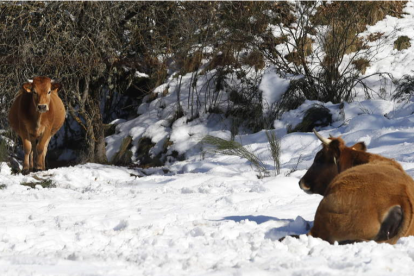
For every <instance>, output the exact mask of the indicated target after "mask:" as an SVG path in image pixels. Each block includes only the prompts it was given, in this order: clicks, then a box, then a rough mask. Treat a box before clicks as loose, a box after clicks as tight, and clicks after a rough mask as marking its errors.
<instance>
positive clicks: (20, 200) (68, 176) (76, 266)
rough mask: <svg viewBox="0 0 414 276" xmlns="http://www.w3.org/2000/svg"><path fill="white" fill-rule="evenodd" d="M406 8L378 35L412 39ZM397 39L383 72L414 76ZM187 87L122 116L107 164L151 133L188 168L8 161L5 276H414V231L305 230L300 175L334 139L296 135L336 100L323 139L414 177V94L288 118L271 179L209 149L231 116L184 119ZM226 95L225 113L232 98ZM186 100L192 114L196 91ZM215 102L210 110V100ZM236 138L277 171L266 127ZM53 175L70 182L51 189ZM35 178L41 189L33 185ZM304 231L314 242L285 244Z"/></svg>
mask: <svg viewBox="0 0 414 276" xmlns="http://www.w3.org/2000/svg"><path fill="white" fill-rule="evenodd" d="M406 11H407V12H409V15H407V16H406V17H405V18H403V19H398V20H396V19H394V18H392V17H387V18H386V19H385V20H383V21H381V22H378V24H376V25H375V26H372V27H370V28H371V29H369V32H377V31H382V32H388V33H392V32H393V30H395V29H398V30H401V32H402V33H404V34H406V35H409V36H410V37H412V35H413V32H412V25H413V24H412V22H413V17H412V14H414V6H413V3H412V2H409V3H408V8H407V9H406ZM392 43H393V41H392V40H391V39H390V42H389V44H387V45H386V46H385V47H384V50H383V56H382V57H380V58H379V59H378V60H376V61H374V62H373V63H372V66H371V67H370V68H369V70H372V72H374V71H376V70H383V68H386V69H391V70H393V73H395V74H396V75H403V74H404V73H408V72H409V70H412V66H413V65H412V62H411V63H410V61H412V57H413V55H412V54H411V53H410V52H412V49H407V50H405V51H401V52H395V51H393V50H392V46H393V45H392ZM412 47H413V46H412ZM390 53H391V55H390ZM401 61H403V62H402V63H400V62H401ZM367 72H368V70H367ZM213 73H214V72H213ZM213 73H212V74H213ZM367 74H368V73H367ZM203 78H204V79H203ZM208 78H211V75H208V74H206V75H205V76H202V77H200V79H199V81H197V85H196V89H197V92H198V95H203V93H208V92H209V88H207V87H205V86H204V83H205V81H206V79H208ZM191 81H192V75H191V74H187V75H185V76H182V81H181V89H182V90H183V91H184V90H186V91H188V89H189V85H190V84H191V83H192V82H191ZM372 84H373V85H374V87H375V85H377V84H376V83H375V82H372ZM278 85H280V86H278ZM179 86H180V81H179V78H171V79H169V80H168V81H167V83H166V84H164V85H162V86H160V87H158V88H157V89H156V90H155V93H156V94H157V95H158V97H157V99H155V100H153V101H152V102H145V103H144V104H142V105H141V106H140V108H139V109H138V113H139V116H138V117H137V118H135V119H133V120H129V121H122V120H118V121H115V122H113V123H114V124H116V134H114V135H112V136H109V137H107V139H106V142H107V156H108V158H109V159H112V157H113V156H114V155H115V154H116V152H117V150H118V149H119V146H120V145H121V143H122V140H123V139H124V138H125V137H127V136H131V137H132V141H133V142H132V145H133V148H132V151H133V153H134V152H135V151H136V150H137V143H138V141H139V139H141V138H142V137H148V138H150V139H151V141H152V142H153V143H154V144H156V146H155V148H154V150H153V152H152V153H153V154H157V153H158V152H159V151H160V150H161V149H160V147H161V145H162V144H163V143H164V141H165V140H166V139H170V140H171V141H172V142H173V145H172V146H171V148H169V149H168V150H169V151H172V150H177V151H178V152H179V153H185V154H186V155H187V157H188V158H187V159H186V160H185V161H181V162H175V163H172V164H169V165H168V166H165V167H163V168H152V169H147V170H141V169H132V168H125V167H117V166H110V165H98V164H90V163H89V164H83V165H77V166H73V167H64V168H58V169H52V170H47V171H44V172H37V173H32V174H30V175H28V176H23V175H21V174H12V171H11V169H10V168H9V167H8V166H7V165H6V163H0V188H1V190H0V222H1V227H0V275H85V276H86V275H117V276H124V275H205V276H207V275H208V276H212V275H214V276H222V275H412V271H413V268H414V237H405V238H401V239H400V240H399V241H398V243H397V244H396V245H389V244H377V243H375V242H363V243H356V244H348V245H343V246H340V245H338V244H334V245H330V244H329V243H327V242H325V241H323V240H321V239H317V238H313V237H307V236H306V235H302V234H305V233H307V231H308V230H309V229H310V227H312V224H313V219H314V215H315V211H316V208H317V206H318V204H319V202H320V200H321V198H322V197H321V196H319V195H308V194H306V193H304V192H303V191H302V190H300V188H299V185H298V181H299V179H300V178H301V177H302V176H303V175H304V173H305V172H306V169H307V168H308V167H309V166H310V165H311V164H312V162H313V158H314V156H315V154H316V152H317V151H318V150H320V142H319V141H318V139H317V138H316V137H315V136H314V134H313V133H287V130H288V128H289V126H295V125H297V124H298V123H300V122H301V119H302V118H303V116H304V113H305V111H306V110H307V109H309V108H310V107H311V106H313V105H315V104H318V105H323V106H325V107H326V108H328V109H329V110H330V112H331V113H332V119H333V123H332V124H331V125H330V126H327V127H324V128H321V129H320V133H321V134H322V135H324V136H325V137H327V136H328V135H329V134H332V135H333V136H342V138H343V139H344V140H345V141H346V143H347V144H348V145H352V144H354V143H356V142H359V141H364V142H365V143H366V144H367V146H368V151H369V152H373V153H378V154H382V155H384V156H387V157H390V158H394V159H396V160H397V161H398V162H400V163H401V164H402V166H403V167H404V169H405V170H406V171H407V173H408V174H409V175H411V176H414V115H413V111H414V101H413V100H410V101H404V102H394V101H390V100H389V99H387V98H386V99H384V98H381V97H377V98H375V99H371V100H364V101H356V102H353V103H344V104H343V105H340V104H332V103H321V102H316V101H306V102H305V103H303V104H302V105H301V106H300V107H298V108H297V109H295V110H291V111H289V112H286V113H285V114H283V116H282V117H281V118H280V120H276V121H275V122H274V126H275V128H276V134H277V135H278V137H280V139H281V146H282V153H281V157H280V161H281V167H282V168H281V174H279V175H274V174H270V175H271V176H270V177H265V178H262V179H258V177H257V172H256V171H254V169H253V168H252V167H251V166H250V164H249V162H248V161H247V160H245V159H242V158H239V157H236V156H226V155H220V154H205V155H203V154H201V150H202V145H200V143H199V142H200V140H201V139H202V138H203V137H204V136H205V135H207V134H210V135H214V136H217V137H221V138H224V139H229V138H230V132H229V131H228V129H229V128H228V121H227V120H226V118H224V117H223V116H221V115H218V114H215V115H214V114H208V113H206V112H205V110H203V109H202V108H200V109H198V112H199V114H198V115H199V116H198V117H195V118H191V120H189V119H190V118H188V117H186V116H185V117H182V118H180V119H178V120H176V121H174V122H172V121H171V118H172V117H173V116H174V112H175V111H176V110H177V105H176V99H177V92H178V90H179ZM285 86H286V82H285V80H283V79H281V78H280V77H278V76H277V75H275V73H274V72H272V71H267V72H265V73H264V76H263V78H262V82H261V85H260V87H261V89H262V91H263V92H264V95H265V97H264V98H266V99H267V101H269V102H274V101H276V100H277V99H278V98H279V97H280V95H281V94H282V93H283V92H284V89H285ZM164 91H167V93H166V94H165V95H164ZM222 92H223V93H222V94H221V96H222V97H223V98H221V99H219V100H218V104H219V105H224V104H225V103H226V94H225V91H222ZM181 96H182V97H183V98H182V99H181V103H180V104H181V105H182V107H183V108H184V109H185V110H189V108H190V106H189V105H188V98H187V96H186V95H185V94H183V95H181ZM196 96H197V95H196ZM203 100H204V97H200V103H201V106H203V105H208V104H210V103H206V102H203ZM196 108H197V107H196ZM236 140H237V141H241V143H242V144H243V145H244V146H246V147H248V148H249V149H251V150H252V151H253V152H254V153H255V154H257V155H258V156H259V157H260V158H261V159H262V160H263V161H264V164H265V165H266V168H267V169H268V170H273V161H272V159H271V155H270V152H269V149H268V143H267V139H266V135H265V131H260V132H258V133H255V134H241V135H238V136H237V137H236ZM45 180H50V181H51V182H52V183H53V184H54V185H55V186H56V187H55V188H42V186H41V185H40V184H41V182H42V181H45ZM34 182H35V183H38V185H36V186H35V188H34V189H33V188H29V187H27V186H23V185H21V184H22V183H34ZM290 234H297V235H301V236H300V238H299V239H294V238H290V237H288V238H286V239H285V240H283V241H282V242H279V241H278V239H279V238H281V237H283V236H286V235H290Z"/></svg>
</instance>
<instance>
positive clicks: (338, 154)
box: [299, 137, 404, 195]
mask: <svg viewBox="0 0 414 276" xmlns="http://www.w3.org/2000/svg"><path fill="white" fill-rule="evenodd" d="M330 140H331V141H332V142H331V143H330V144H329V145H324V144H323V145H322V149H321V150H320V151H319V152H318V153H317V154H316V156H315V159H314V163H313V164H312V166H311V167H310V168H309V169H308V171H307V172H306V174H305V175H304V176H303V177H302V178H301V179H300V181H299V185H300V187H301V189H302V190H304V191H306V192H307V193H310V194H312V193H316V194H320V195H324V194H325V191H326V188H327V187H328V185H329V183H331V181H332V180H333V179H334V177H335V176H337V175H338V174H339V173H341V172H343V171H345V170H347V169H349V168H352V167H355V166H358V165H362V164H367V163H377V162H385V163H388V164H390V165H392V166H395V167H396V168H398V169H399V170H401V171H404V170H403V168H402V167H401V165H400V164H399V163H397V162H396V161H395V160H392V159H389V158H386V157H383V156H381V155H378V154H372V153H368V152H366V151H365V150H366V146H365V144H364V143H357V144H355V145H353V146H351V147H347V146H346V145H345V142H344V140H342V139H341V138H339V137H338V138H330ZM335 159H336V164H335Z"/></svg>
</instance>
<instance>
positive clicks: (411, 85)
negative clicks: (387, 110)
mask: <svg viewBox="0 0 414 276" xmlns="http://www.w3.org/2000/svg"><path fill="white" fill-rule="evenodd" d="M394 84H395V85H396V89H395V94H394V95H393V96H392V98H393V99H394V100H396V99H398V98H402V97H404V96H406V95H409V97H411V96H412V95H413V93H414V76H411V75H404V76H403V77H402V78H401V79H400V80H394Z"/></svg>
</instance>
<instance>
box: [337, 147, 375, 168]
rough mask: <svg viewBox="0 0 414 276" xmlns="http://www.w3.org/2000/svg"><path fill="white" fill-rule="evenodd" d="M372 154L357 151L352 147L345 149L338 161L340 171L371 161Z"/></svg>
mask: <svg viewBox="0 0 414 276" xmlns="http://www.w3.org/2000/svg"><path fill="white" fill-rule="evenodd" d="M370 155H371V154H370V153H367V152H364V151H357V150H353V149H350V148H345V149H343V150H342V152H341V157H340V158H339V159H338V160H337V162H336V165H337V169H338V173H341V172H343V171H345V170H347V169H349V168H352V167H354V166H358V165H361V164H366V163H369V162H370Z"/></svg>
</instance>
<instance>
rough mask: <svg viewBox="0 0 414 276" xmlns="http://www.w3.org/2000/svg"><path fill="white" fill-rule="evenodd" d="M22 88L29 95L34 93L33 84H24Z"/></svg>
mask: <svg viewBox="0 0 414 276" xmlns="http://www.w3.org/2000/svg"><path fill="white" fill-rule="evenodd" d="M22 88H23V89H24V90H25V91H26V92H27V93H32V88H33V83H31V82H26V83H24V84H23V86H22Z"/></svg>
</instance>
